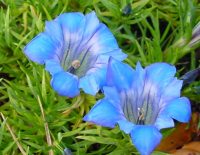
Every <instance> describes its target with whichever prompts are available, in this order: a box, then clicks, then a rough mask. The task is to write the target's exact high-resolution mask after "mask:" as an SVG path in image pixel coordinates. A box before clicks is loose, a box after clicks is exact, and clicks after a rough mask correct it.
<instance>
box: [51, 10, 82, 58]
mask: <svg viewBox="0 0 200 155" xmlns="http://www.w3.org/2000/svg"><path fill="white" fill-rule="evenodd" d="M55 21H56V22H58V23H60V25H61V27H62V30H63V35H64V42H65V45H64V46H65V51H68V57H69V58H74V57H75V56H76V55H77V52H78V51H77V50H76V49H77V48H78V47H79V45H80V42H81V40H82V37H83V33H84V30H85V16H84V15H83V14H82V13H79V12H71V13H63V14H61V15H60V16H58V17H57V18H56V19H55Z"/></svg>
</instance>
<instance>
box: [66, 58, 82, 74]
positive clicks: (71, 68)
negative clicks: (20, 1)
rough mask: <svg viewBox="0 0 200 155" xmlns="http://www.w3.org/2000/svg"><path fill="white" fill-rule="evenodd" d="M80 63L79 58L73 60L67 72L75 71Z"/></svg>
mask: <svg viewBox="0 0 200 155" xmlns="http://www.w3.org/2000/svg"><path fill="white" fill-rule="evenodd" d="M80 65H81V63H80V61H79V60H73V61H72V63H71V66H70V67H69V68H68V69H67V71H68V72H70V73H72V74H74V73H75V71H76V70H77V69H78V68H79V67H80Z"/></svg>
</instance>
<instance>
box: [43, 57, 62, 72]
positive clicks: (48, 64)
mask: <svg viewBox="0 0 200 155" xmlns="http://www.w3.org/2000/svg"><path fill="white" fill-rule="evenodd" d="M45 69H46V70H47V71H49V72H50V74H51V75H54V74H56V73H58V72H61V71H64V70H63V68H62V67H61V65H60V62H58V61H56V60H52V59H51V60H47V61H45Z"/></svg>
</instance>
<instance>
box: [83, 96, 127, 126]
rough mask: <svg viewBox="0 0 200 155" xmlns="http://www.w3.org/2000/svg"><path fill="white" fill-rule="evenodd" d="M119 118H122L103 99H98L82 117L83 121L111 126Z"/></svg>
mask: <svg viewBox="0 0 200 155" xmlns="http://www.w3.org/2000/svg"><path fill="white" fill-rule="evenodd" d="M120 119H124V118H123V116H122V115H121V114H120V113H119V111H117V109H116V108H115V107H114V106H113V105H112V104H111V103H110V102H109V101H108V100H105V99H102V100H100V101H98V102H97V103H96V104H95V106H94V107H93V108H92V109H91V110H90V112H89V113H88V114H87V115H86V116H85V117H84V118H83V120H84V121H88V122H92V123H95V124H97V125H101V126H105V127H111V128H114V127H115V125H116V123H117V122H118V121H119V120H120Z"/></svg>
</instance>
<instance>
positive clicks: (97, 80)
mask: <svg viewBox="0 0 200 155" xmlns="http://www.w3.org/2000/svg"><path fill="white" fill-rule="evenodd" d="M105 80H106V65H105V64H99V65H97V64H96V65H94V67H93V68H91V69H90V70H89V71H88V72H87V74H86V75H85V76H83V77H82V78H80V82H79V88H82V89H83V90H84V92H86V93H88V94H91V95H95V94H96V93H97V92H98V91H99V89H101V88H102V87H103V86H104V85H105Z"/></svg>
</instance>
